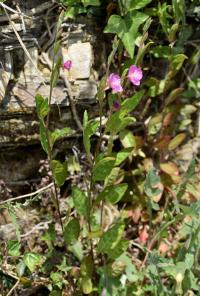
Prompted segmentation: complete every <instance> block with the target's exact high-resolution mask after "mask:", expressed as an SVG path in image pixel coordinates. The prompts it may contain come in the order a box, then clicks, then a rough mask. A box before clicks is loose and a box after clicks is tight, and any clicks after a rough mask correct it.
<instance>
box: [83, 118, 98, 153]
mask: <svg viewBox="0 0 200 296" xmlns="http://www.w3.org/2000/svg"><path fill="white" fill-rule="evenodd" d="M86 120H87V118H86V117H85V119H84V122H85V123H84V125H86V126H85V127H84V129H83V144H84V147H85V151H86V153H87V154H90V149H91V144H90V137H91V136H92V135H94V134H95V132H96V130H97V128H98V126H99V122H98V121H94V120H90V121H88V122H87V121H86ZM86 122H87V124H86Z"/></svg>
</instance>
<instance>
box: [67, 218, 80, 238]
mask: <svg viewBox="0 0 200 296" xmlns="http://www.w3.org/2000/svg"><path fill="white" fill-rule="evenodd" d="M79 234H80V224H79V221H78V219H77V218H74V219H72V220H70V221H69V222H68V223H67V225H66V226H65V227H64V240H65V242H66V243H67V244H73V243H75V242H76V241H77V240H78V237H79Z"/></svg>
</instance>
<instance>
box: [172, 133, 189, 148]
mask: <svg viewBox="0 0 200 296" xmlns="http://www.w3.org/2000/svg"><path fill="white" fill-rule="evenodd" d="M185 138H186V134H185V133H181V134H178V135H177V136H176V137H174V138H173V139H172V140H171V141H170V142H169V145H168V149H169V150H170V151H171V150H174V149H176V148H177V147H178V146H179V145H180V144H181V143H182V142H183V141H184V140H185Z"/></svg>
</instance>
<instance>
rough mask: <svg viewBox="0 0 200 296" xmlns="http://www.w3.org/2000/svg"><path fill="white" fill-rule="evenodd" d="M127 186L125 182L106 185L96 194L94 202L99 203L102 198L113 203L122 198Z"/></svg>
mask: <svg viewBox="0 0 200 296" xmlns="http://www.w3.org/2000/svg"><path fill="white" fill-rule="evenodd" d="M127 188H128V185H127V184H125V183H122V184H118V185H111V186H108V187H106V188H105V189H104V190H103V191H102V192H101V193H100V194H99V195H98V197H97V200H96V202H97V203H99V202H100V201H101V200H102V199H104V200H106V201H107V202H110V203H112V204H115V203H117V202H118V201H120V199H122V197H123V196H124V194H125V192H126V190H127Z"/></svg>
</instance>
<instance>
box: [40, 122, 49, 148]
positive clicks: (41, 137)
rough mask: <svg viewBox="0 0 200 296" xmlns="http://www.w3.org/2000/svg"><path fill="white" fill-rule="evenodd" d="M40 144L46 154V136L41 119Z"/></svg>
mask: <svg viewBox="0 0 200 296" xmlns="http://www.w3.org/2000/svg"><path fill="white" fill-rule="evenodd" d="M40 142H41V145H42V148H43V150H44V151H45V152H46V154H48V147H49V146H48V140H47V135H46V127H45V124H44V121H43V119H40Z"/></svg>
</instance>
